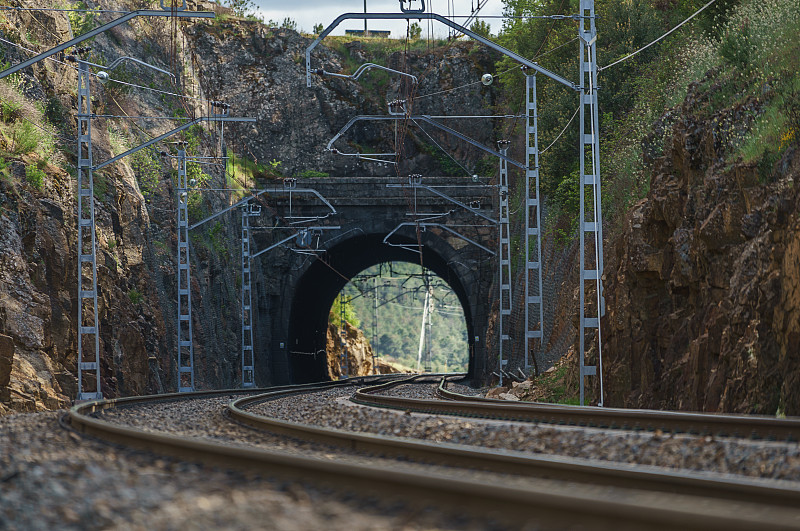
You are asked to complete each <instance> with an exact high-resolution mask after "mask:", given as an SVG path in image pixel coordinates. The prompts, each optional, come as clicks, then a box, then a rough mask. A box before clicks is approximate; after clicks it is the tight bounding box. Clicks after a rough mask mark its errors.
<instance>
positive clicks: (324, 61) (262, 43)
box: [186, 20, 499, 176]
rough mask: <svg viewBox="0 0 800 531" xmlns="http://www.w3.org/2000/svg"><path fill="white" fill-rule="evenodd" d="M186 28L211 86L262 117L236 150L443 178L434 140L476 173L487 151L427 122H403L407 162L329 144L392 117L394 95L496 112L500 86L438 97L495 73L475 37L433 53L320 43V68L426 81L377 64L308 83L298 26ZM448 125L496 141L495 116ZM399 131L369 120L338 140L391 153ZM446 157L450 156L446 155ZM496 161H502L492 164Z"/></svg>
mask: <svg viewBox="0 0 800 531" xmlns="http://www.w3.org/2000/svg"><path fill="white" fill-rule="evenodd" d="M186 35H187V38H188V39H189V41H190V43H191V46H192V53H193V63H194V64H195V65H196V72H197V74H198V75H199V77H200V79H201V84H202V86H203V87H204V91H205V93H206V94H208V96H209V97H212V98H217V99H224V100H225V101H229V102H230V103H231V104H232V105H233V112H235V114H236V115H240V116H254V117H256V118H258V123H257V124H248V125H246V126H238V127H237V126H231V131H232V134H231V135H230V137H229V139H230V140H229V141H230V143H231V146H232V147H233V149H235V150H236V151H237V153H241V154H244V155H245V156H247V157H249V158H251V159H252V158H255V159H256V160H259V161H261V162H269V161H272V160H276V161H281V162H282V165H281V170H282V171H283V172H284V173H285V174H286V175H293V174H299V173H301V172H302V171H304V170H315V171H323V172H326V173H329V174H331V175H337V176H338V175H358V176H370V175H381V176H385V175H395V174H397V175H402V176H405V175H407V174H408V173H409V172H415V173H423V174H429V175H430V174H433V175H442V174H443V169H442V167H441V165H440V164H439V163H438V162H437V160H436V157H435V156H433V155H432V154H431V153H430V152H429V151H427V150H429V149H431V148H434V147H435V146H434V144H433V142H432V141H431V139H430V137H433V138H434V139H435V142H436V143H438V144H440V145H441V146H442V147H444V148H445V149H447V150H448V152H450V153H451V154H452V155H453V156H454V157H455V158H456V159H457V160H459V161H461V162H462V163H463V164H464V165H465V166H466V168H467V170H468V171H469V172H470V174H471V173H472V172H473V171H474V170H475V168H476V164H477V162H478V161H479V160H481V159H482V158H484V156H485V154H484V153H483V152H481V151H479V150H478V149H476V148H475V147H473V146H470V145H469V144H467V143H465V142H463V141H461V140H459V139H457V138H454V137H453V136H449V135H447V134H445V133H444V132H442V131H439V130H438V129H436V128H434V127H432V126H423V129H424V132H423V130H422V129H421V128H418V127H409V128H406V127H405V126H406V125H411V124H402V123H401V124H400V126H399V131H400V132H401V133H400V135H399V138H400V142H401V143H402V145H403V155H404V156H403V157H402V159H403V160H402V162H401V166H400V167H397V168H395V167H392V166H389V165H383V164H376V163H373V162H364V161H359V160H357V159H356V158H355V157H346V156H341V155H335V154H333V153H331V152H328V151H326V150H325V146H326V145H327V144H328V142H329V141H330V140H331V139H332V138H333V137H334V135H335V134H336V133H338V132H339V130H340V129H341V128H342V127H343V126H344V125H345V124H346V123H347V122H348V121H349V120H350V119H351V118H353V117H355V116H358V115H386V114H387V102H388V101H391V100H394V99H398V98H408V99H409V101H412V100H413V106H411V111H412V112H414V113H420V114H431V115H443V114H450V115H463V114H476V115H481V114H489V115H491V114H493V112H492V110H491V106H492V105H493V104H494V103H495V100H496V94H497V90H499V89H498V88H496V87H484V86H483V85H480V84H478V85H477V86H472V87H468V88H467V89H466V90H459V91H455V92H452V93H450V94H448V95H447V97H442V96H441V94H439V95H438V96H433V97H429V96H428V95H429V94H433V93H440V92H441V91H442V90H446V89H450V88H453V87H459V86H462V85H465V84H468V83H474V82H477V81H478V80H479V79H480V76H481V74H482V73H484V72H490V71H492V70H493V59H494V58H493V56H492V55H491V54H490V53H489V52H488V51H487V50H486V49H484V48H482V47H480V46H477V45H475V43H473V42H461V43H454V44H453V46H451V47H449V48H446V49H432V50H430V51H424V52H420V51H412V52H408V53H407V54H406V53H405V52H402V51H398V52H393V53H390V54H388V56H386V57H377V58H376V57H375V56H374V55H373V52H374V49H373V47H370V48H368V47H367V46H365V45H364V44H362V43H361V42H358V41H356V42H351V43H348V44H346V45H342V46H339V47H337V48H336V49H332V48H327V47H325V46H319V47H317V48H316V49H315V50H314V52H313V55H312V67H313V68H314V69H316V68H323V69H325V70H326V71H330V72H335V73H341V72H345V73H350V72H352V71H353V70H354V69H355V66H358V65H360V64H363V63H366V62H372V61H374V62H377V63H379V64H385V65H386V66H388V67H390V68H394V69H396V70H402V71H409V72H413V73H415V74H417V75H418V76H419V85H416V86H414V85H411V84H410V83H409V82H408V78H407V77H403V76H399V75H395V74H387V73H386V72H382V71H378V70H373V71H370V72H367V73H365V74H363V75H362V76H361V78H360V79H359V80H358V81H353V80H347V79H340V78H332V77H327V78H321V77H319V76H317V75H314V76H313V77H312V86H311V87H310V88H308V87H306V68H305V50H306V48H307V47H308V46H309V44H311V42H312V40H311V39H309V38H307V37H302V36H301V35H299V34H298V33H297V32H295V31H292V30H287V29H283V28H281V29H277V28H272V29H270V28H267V27H265V26H262V25H260V24H257V23H254V22H247V21H236V20H231V21H225V22H212V23H208V24H206V23H198V24H195V25H192V26H190V27H189V28H188V29H187V30H186ZM370 49H373V52H370ZM353 65H355V66H353ZM446 124H447V125H448V126H450V127H453V128H454V129H457V130H459V131H461V132H462V133H465V134H467V135H469V136H471V137H473V138H475V139H476V140H478V141H479V142H483V143H484V144H485V145H487V146H489V147H493V145H494V140H495V136H494V135H495V132H494V126H495V125H496V124H494V123H492V122H491V121H487V120H480V121H476V120H455V121H454V120H447V122H446ZM405 130H407V134H406V133H404V132H403V131H405ZM428 135H430V137H429V136H428ZM395 136H396V133H395V127H394V124H393V123H390V122H361V123H358V124H356V125H355V126H354V127H353V128H352V129H351V130H350V131H348V133H347V134H345V135H344V136H343V138H342V139H341V140H339V141H338V142H337V143H336V144H335V147H337V148H339V149H340V150H342V151H344V152H348V153H356V152H358V151H359V150H362V151H363V152H365V153H376V152H381V153H387V152H392V151H393V149H394V139H395ZM439 156H440V158H441V157H444V158H445V159H446V158H447V157H446V155H444V154H443V153H440V155H439ZM448 161H449V159H448ZM448 164H449V162H448ZM453 165H454V166H455V163H453ZM495 166H496V164H495V163H494V162H493V163H492V164H491V168H492V171H493V170H494V167H495ZM451 169H452V168H451ZM455 170H456V173H457V174H458V175H460V176H464V175H465V174H466V172H464V171H463V170H462V169H460V168H458V167H457V166H455Z"/></svg>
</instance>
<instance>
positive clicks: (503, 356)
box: [497, 140, 512, 385]
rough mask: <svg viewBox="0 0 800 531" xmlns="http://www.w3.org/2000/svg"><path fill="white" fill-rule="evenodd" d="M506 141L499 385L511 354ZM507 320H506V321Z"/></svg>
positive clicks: (503, 146)
mask: <svg viewBox="0 0 800 531" xmlns="http://www.w3.org/2000/svg"><path fill="white" fill-rule="evenodd" d="M510 144H511V142H510V141H508V140H498V141H497V149H498V150H499V151H500V153H501V154H502V155H503V157H502V158H501V159H500V187H499V192H500V215H499V216H498V219H499V220H500V223H499V224H498V226H497V227H498V232H499V235H498V236H499V237H498V246H499V251H498V255H499V260H498V261H499V264H500V271H499V274H500V276H499V281H500V299H499V300H500V312H499V316H498V318H499V321H498V323H499V326H498V329H499V342H498V350H499V353H498V368H499V370H498V373H499V374H500V385H503V376H504V372H505V368H506V366H507V365H508V358H507V356H508V355H509V354H510V352H511V336H510V335H509V330H508V329H509V328H510V326H511V323H510V321H511V308H512V303H511V232H510V230H511V226H510V224H509V211H508V161H507V160H506V158H505V157H506V156H507V153H508V146H509V145H510ZM506 318H508V319H506Z"/></svg>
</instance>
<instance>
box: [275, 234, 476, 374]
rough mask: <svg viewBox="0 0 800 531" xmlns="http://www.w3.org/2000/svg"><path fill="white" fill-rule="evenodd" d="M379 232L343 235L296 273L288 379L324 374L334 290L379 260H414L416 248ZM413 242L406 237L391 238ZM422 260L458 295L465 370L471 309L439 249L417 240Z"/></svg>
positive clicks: (471, 365)
mask: <svg viewBox="0 0 800 531" xmlns="http://www.w3.org/2000/svg"><path fill="white" fill-rule="evenodd" d="M385 236H386V235H385V234H366V235H359V236H355V237H352V238H349V239H348V240H346V241H343V242H341V243H339V244H337V245H335V246H334V247H332V248H331V249H329V250H327V251H326V252H325V253H324V254H321V255H320V258H318V259H317V260H315V261H314V262H313V263H312V264H311V265H310V266H309V267H308V269H306V271H305V272H304V273H303V275H302V276H301V277H300V279H299V281H298V283H297V288H296V290H295V294H294V298H293V300H292V304H291V311H290V318H289V333H288V355H289V371H290V373H289V378H290V380H291V381H292V382H293V383H308V382H318V381H324V380H328V379H330V378H329V376H328V362H327V355H326V342H327V331H328V315H329V313H330V309H331V305H332V304H333V302H334V300H335V299H336V296H337V295H338V294H339V292H341V291H342V289H343V288H344V287H345V285H346V284H347V283H348V282H349V281H350V280H351V279H352V278H353V277H355V276H356V275H358V274H359V273H360V272H361V271H363V270H365V269H367V268H369V267H372V266H374V265H377V264H381V263H384V262H411V263H415V264H420V254H419V253H418V252H415V251H411V250H409V249H406V248H404V247H396V246H392V245H386V244H384V243H383V239H384V237H385ZM394 240H395V241H397V242H398V243H404V244H408V246H409V248H416V247H417V242H416V241H413V240H411V239H409V238H405V239H401V238H396V237H395V238H394ZM421 258H422V260H421V261H422V265H423V266H424V267H425V268H427V269H429V270H431V271H432V272H433V273H434V274H436V275H437V276H439V277H440V278H441V279H442V280H443V281H444V282H446V283H447V284H448V286H449V287H450V288H451V289H452V290H453V292H454V293H455V294H456V296H457V297H458V300H459V302H460V303H461V307H462V309H463V311H464V318H465V320H466V326H467V338H468V345H469V370H468V373H469V374H470V375H471V374H472V373H473V371H474V365H475V364H474V348H473V344H472V338H473V336H474V334H473V330H474V326H473V322H472V312H471V308H470V305H469V300H468V298H467V292H466V289H465V287H464V284H463V283H462V279H461V278H460V276H459V275H458V273H457V272H456V271H455V270H454V269H453V268H452V267H451V266H450V265H449V264H448V263H447V261H446V259H445V258H444V257H443V256H442V253H440V252H438V251H437V250H436V249H434V248H433V247H432V246H431V245H430V244H426V245H423V246H422V257H421Z"/></svg>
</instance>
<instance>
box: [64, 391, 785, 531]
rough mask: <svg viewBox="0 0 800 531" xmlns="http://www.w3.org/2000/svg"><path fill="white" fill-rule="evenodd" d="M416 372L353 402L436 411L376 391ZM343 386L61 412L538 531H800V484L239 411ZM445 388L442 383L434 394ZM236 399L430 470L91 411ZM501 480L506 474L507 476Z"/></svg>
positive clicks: (249, 420) (115, 433) (261, 421)
mask: <svg viewBox="0 0 800 531" xmlns="http://www.w3.org/2000/svg"><path fill="white" fill-rule="evenodd" d="M414 379H415V378H410V379H406V380H402V381H397V380H396V378H395V379H394V380H395V381H388V382H387V381H385V378H384V379H383V380H381V379H380V378H364V379H357V380H356V382H363V383H367V382H370V383H372V384H373V385H371V386H370V387H369V388H366V389H361V390H359V391H357V393H356V396H357V397H358V398H357V400H359V401H361V402H364V401H365V397H367V400H372V401H376V402H383V401H384V400H385V399H390V398H391V399H397V400H392V401H391V403H392V406H390V407H395V408H397V409H403V410H409V409H410V408H417V407H420V408H421V407H427V408H434V406H433V405H431V402H437V401H421V400H419V399H403V398H399V397H388V396H385V395H382V396H380V397H379V395H377V393H379V392H380V391H381V390H385V389H387V388H391V387H393V386H395V385H399V383H407V382H409V381H413V380H414ZM353 383H354V381H353V380H350V381H345V382H328V383H325V384H314V385H302V386H286V387H281V388H272V389H267V390H252V389H250V390H246V391H242V390H238V391H231V390H227V391H217V392H207V393H192V394H181V395H160V396H156V397H137V398H130V399H119V400H108V401H97V402H90V403H86V404H81V405H78V406H75V407H74V408H72V410H71V411H70V419H71V423H72V425H73V426H74V427H75V428H77V429H79V430H80V431H82V432H84V433H88V434H92V435H95V436H97V437H100V438H102V439H105V440H112V441H115V442H118V443H122V444H125V445H129V446H137V447H140V448H141V447H144V448H147V449H149V450H152V451H155V452H159V453H167V454H172V455H177V456H179V457H181V458H184V459H186V458H190V459H198V460H201V461H204V462H210V463H214V464H219V465H223V466H234V467H241V468H246V469H248V470H252V469H260V470H263V471H266V472H268V473H269V474H271V475H278V476H282V477H287V478H291V479H295V480H296V479H298V478H303V479H309V478H313V480H314V482H324V483H328V484H331V485H335V486H336V487H337V488H353V489H356V490H358V491H361V492H366V493H370V494H374V493H375V492H376V491H379V492H381V493H383V494H386V495H391V496H396V495H400V496H403V497H406V498H411V499H416V500H424V501H425V502H426V503H428V504H431V503H433V504H435V505H436V506H440V505H449V506H451V507H463V508H464V510H467V511H468V512H472V513H477V514H484V515H485V514H494V515H497V517H499V518H501V519H503V520H506V521H510V522H514V523H528V524H530V523H535V524H536V525H540V526H544V527H550V526H563V525H565V523H568V524H569V525H575V524H582V525H588V526H589V527H591V528H615V529H620V528H632V529H634V528H642V527H648V528H677V527H682V528H690V529H700V528H702V529H712V528H718V529H721V528H725V529H752V528H754V527H758V528H761V529H772V528H775V529H781V528H800V511H798V510H797V507H798V506H800V491H799V490H796V489H794V488H790V487H785V486H776V484H775V483H770V482H767V481H761V480H752V479H748V478H741V477H735V478H734V477H721V476H720V475H718V474H708V473H686V472H670V471H666V472H665V471H664V470H662V469H656V468H655V467H637V466H626V465H616V464H606V463H604V464H598V463H597V462H587V461H586V460H580V459H568V458H559V457H553V456H548V457H546V458H543V457H539V456H532V455H530V454H523V453H521V452H511V451H497V450H491V451H489V450H486V449H483V448H479V447H468V446H463V445H453V444H441V443H440V444H432V443H429V442H424V441H418V440H410V439H401V438H398V437H390V436H381V435H372V434H365V433H351V432H344V431H341V430H334V429H330V428H320V427H315V426H308V425H303V424H298V423H292V422H288V421H284V420H278V419H274V418H266V417H263V416H259V415H255V414H253V413H252V412H248V411H247V408H248V407H251V406H253V405H255V404H258V403H261V402H264V401H268V400H275V399H278V398H281V397H286V396H290V395H292V394H298V393H309V392H313V391H315V390H319V389H328V388H331V387H337V386H343V385H352V384H353ZM375 383H377V385H374V384H375ZM443 387H444V386H443V385H442V386H440V388H441V389H443ZM253 393H256V394H253ZM236 394H238V395H242V394H248V395H252V396H245V397H242V398H239V399H236V400H233V401H232V402H231V403H230V404H229V405H228V407H227V412H228V413H227V414H228V415H230V417H231V418H232V419H233V420H236V421H238V422H242V423H245V424H247V425H249V426H253V427H256V428H257V429H259V430H265V431H269V432H272V433H278V434H282V435H288V436H291V437H294V438H300V439H306V440H313V441H317V442H322V443H324V444H326V445H334V446H338V447H344V448H347V449H349V450H354V451H357V452H358V453H359V454H362V453H365V454H369V455H380V456H394V457H399V458H402V459H405V460H413V461H416V462H419V463H432V464H434V463H435V464H436V465H437V466H436V467H435V468H433V469H431V470H420V469H419V467H408V466H405V465H404V464H403V462H397V461H390V460H387V459H384V460H383V461H382V462H381V463H379V464H360V463H357V462H352V461H348V460H347V459H344V458H343V459H341V460H339V459H337V460H331V459H321V458H316V457H309V456H301V455H296V454H287V453H286V452H280V451H274V450H266V449H261V448H242V447H240V446H232V445H230V444H225V443H214V442H209V441H207V440H198V439H187V438H181V437H176V436H174V435H168V434H164V433H153V432H145V431H142V430H140V429H135V428H131V427H127V426H120V425H116V424H114V423H111V422H108V421H106V420H103V419H101V418H97V414H98V413H100V412H101V411H103V410H105V409H109V408H117V407H122V408H127V407H137V406H142V405H146V404H150V403H157V402H164V401H176V400H192V399H201V398H210V397H220V396H224V395H236ZM461 396H463V395H461ZM422 402H425V403H427V405H423V404H421V403H422ZM453 403H456V402H453ZM459 404H460V405H463V406H469V405H472V406H474V405H483V406H486V404H482V402H481V401H475V400H463V403H459ZM384 405H385V404H384ZM450 405H452V404H450ZM514 405H515V404H514ZM502 406H507V404H506V403H503V402H501V403H500V404H492V407H494V408H495V410H494V413H493V414H494V415H495V417H494V418H507V417H508V413H507V412H506V413H503V412H502V411H501V410H502V409H504V408H503V407H502ZM476 409H477V410H478V411H479V412H480V415H481V416H484V417H486V416H487V415H488V411H487V410H486V408H484V407H478V408H476ZM511 411H513V413H512V416H514V415H518V412H517V411H516V409H512V410H511ZM448 414H451V415H452V414H454V413H452V412H450V413H448ZM469 416H476V412H475V411H473V412H472V413H471V414H469ZM460 470H461V471H463V470H471V471H475V470H478V471H487V472H482V473H481V474H482V475H479V476H477V477H478V478H479V480H477V481H476V480H475V478H470V477H469V476H465V475H464V474H459V473H458V471H460ZM451 471H452V473H451ZM508 478H514V480H513V481H509V480H508ZM533 478H535V479H533ZM556 480H557V481H556ZM665 497H667V498H666V499H665ZM565 517H566V518H565Z"/></svg>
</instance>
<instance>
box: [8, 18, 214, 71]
mask: <svg viewBox="0 0 800 531" xmlns="http://www.w3.org/2000/svg"><path fill="white" fill-rule="evenodd" d="M215 16H216V14H215V13H214V12H213V11H172V10H167V11H157V10H151V9H139V10H137V11H131V12H130V13H127V14H125V15H122V16H121V17H119V18H117V19H114V20H112V21H111V22H107V23H106V24H103V25H102V26H98V27H97V28H95V29H93V30H91V31H89V32H87V33H84V34H83V35H81V36H79V37H75V38H74V39H71V40H69V41H67V42H65V43H64V44H59V45H58V46H56V47H54V48H50V49H49V50H47V51H46V52H42V53H40V54H39V55H37V56H35V57H31V58H30V59H28V60H27V61H23V62H21V63H19V64H16V65H14V66H12V67H9V68H6V69H5V70H3V71H0V79H3V78H4V77H6V76H10V75H11V74H13V73H15V72H18V71H20V70H22V69H23V68H27V67H29V66H31V65H32V64H35V63H38V62H39V61H41V60H43V59H47V58H48V57H50V56H51V55H55V54H57V53H59V52H63V51H64V50H66V49H67V48H69V47H71V46H75V45H76V44H80V43H81V42H83V41H85V40H87V39H91V38H92V37H95V36H97V35H100V34H101V33H103V32H104V31H108V30H110V29H111V28H113V27H115V26H119V25H120V24H124V23H125V22H128V21H129V20H131V19H134V18H136V17H179V18H214V17H215Z"/></svg>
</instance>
